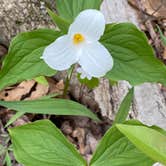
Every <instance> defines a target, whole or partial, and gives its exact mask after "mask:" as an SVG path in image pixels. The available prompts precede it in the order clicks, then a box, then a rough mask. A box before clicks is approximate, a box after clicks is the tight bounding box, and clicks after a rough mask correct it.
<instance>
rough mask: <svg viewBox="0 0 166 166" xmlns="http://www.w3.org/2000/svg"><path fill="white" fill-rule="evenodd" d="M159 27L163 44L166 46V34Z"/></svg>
mask: <svg viewBox="0 0 166 166" xmlns="http://www.w3.org/2000/svg"><path fill="white" fill-rule="evenodd" d="M157 28H158V30H159V33H160V37H161V40H162V42H163V44H164V45H165V46H166V36H164V34H163V33H162V31H161V29H160V27H159V26H157Z"/></svg>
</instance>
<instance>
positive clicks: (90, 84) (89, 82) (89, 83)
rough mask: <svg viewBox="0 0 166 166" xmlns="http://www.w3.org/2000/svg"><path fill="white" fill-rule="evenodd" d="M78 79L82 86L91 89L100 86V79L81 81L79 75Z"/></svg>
mask: <svg viewBox="0 0 166 166" xmlns="http://www.w3.org/2000/svg"><path fill="white" fill-rule="evenodd" d="M77 78H78V80H79V82H80V83H81V84H84V85H86V86H87V87H88V88H89V89H93V88H95V87H97V86H98V85H99V79H98V78H94V77H93V78H92V79H91V80H88V79H87V78H84V79H81V78H80V74H78V76H77Z"/></svg>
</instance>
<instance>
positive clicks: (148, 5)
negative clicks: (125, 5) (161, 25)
mask: <svg viewBox="0 0 166 166" xmlns="http://www.w3.org/2000/svg"><path fill="white" fill-rule="evenodd" d="M138 1H139V3H140V4H141V5H142V8H144V9H145V11H144V12H146V13H147V14H149V15H153V16H155V17H161V18H166V1H165V0H128V2H129V3H130V4H131V5H132V6H133V7H135V8H137V9H139V7H138Z"/></svg>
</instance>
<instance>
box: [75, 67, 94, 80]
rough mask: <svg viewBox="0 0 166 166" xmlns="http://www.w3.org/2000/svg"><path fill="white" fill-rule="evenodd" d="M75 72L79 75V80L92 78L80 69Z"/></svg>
mask: <svg viewBox="0 0 166 166" xmlns="http://www.w3.org/2000/svg"><path fill="white" fill-rule="evenodd" d="M77 72H78V73H80V74H81V75H80V77H81V79H84V78H87V79H88V80H91V79H92V76H90V75H89V74H88V73H86V72H85V71H84V70H83V69H82V68H81V67H79V68H78V69H77Z"/></svg>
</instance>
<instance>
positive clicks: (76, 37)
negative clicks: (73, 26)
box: [73, 33, 84, 44]
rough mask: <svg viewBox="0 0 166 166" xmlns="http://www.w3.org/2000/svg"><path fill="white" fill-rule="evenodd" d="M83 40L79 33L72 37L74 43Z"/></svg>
mask: <svg viewBox="0 0 166 166" xmlns="http://www.w3.org/2000/svg"><path fill="white" fill-rule="evenodd" d="M83 41H84V36H83V35H82V34H80V33H76V34H75V35H74V37H73V42H74V44H79V43H81V42H83Z"/></svg>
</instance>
